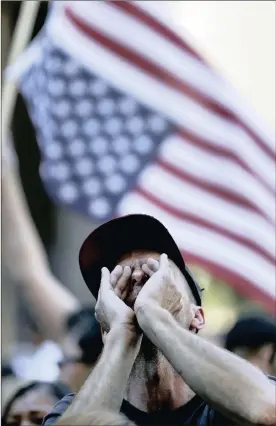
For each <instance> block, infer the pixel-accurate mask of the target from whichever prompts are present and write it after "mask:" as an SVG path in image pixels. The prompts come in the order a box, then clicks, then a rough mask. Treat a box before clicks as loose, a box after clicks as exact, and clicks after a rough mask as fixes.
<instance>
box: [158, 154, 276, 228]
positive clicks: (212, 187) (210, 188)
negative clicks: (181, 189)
mask: <svg viewBox="0 0 276 426" xmlns="http://www.w3.org/2000/svg"><path fill="white" fill-rule="evenodd" d="M156 162H157V164H158V165H159V166H160V167H161V168H162V169H164V170H166V171H167V172H169V173H171V174H172V175H174V176H177V177H178V178H180V179H181V180H184V181H186V182H189V183H192V184H193V185H195V186H197V187H199V188H201V189H203V190H205V191H207V192H210V193H211V194H214V195H216V196H218V197H219V198H222V199H224V200H226V201H230V202H231V203H233V204H236V205H238V206H241V207H245V208H246V209H248V210H251V211H254V212H256V213H258V214H260V215H261V216H262V217H263V218H265V219H266V220H267V221H269V222H270V223H271V224H272V225H273V226H274V222H273V220H271V218H270V217H269V216H267V215H265V214H264V212H263V211H262V210H261V209H259V208H257V207H256V206H255V205H254V204H253V203H251V202H250V201H249V200H247V199H246V198H245V197H243V196H242V195H239V194H235V193H234V192H232V191H230V190H229V189H226V188H222V187H220V186H218V185H216V184H212V183H209V182H207V181H206V180H202V179H200V178H197V177H195V176H192V175H191V174H189V173H187V172H184V171H183V170H180V169H178V168H177V167H175V166H173V165H171V164H170V163H168V162H167V161H166V160H165V159H160V158H159V159H157V161H156Z"/></svg>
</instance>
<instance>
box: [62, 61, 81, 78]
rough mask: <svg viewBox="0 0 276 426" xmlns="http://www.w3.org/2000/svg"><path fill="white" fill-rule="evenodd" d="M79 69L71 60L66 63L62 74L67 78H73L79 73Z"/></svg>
mask: <svg viewBox="0 0 276 426" xmlns="http://www.w3.org/2000/svg"><path fill="white" fill-rule="evenodd" d="M79 70H80V67H79V66H78V63H77V62H76V61H74V60H73V59H70V60H69V61H67V63H66V64H65V65H64V73H65V74H67V76H68V77H75V76H76V75H77V74H78V73H79Z"/></svg>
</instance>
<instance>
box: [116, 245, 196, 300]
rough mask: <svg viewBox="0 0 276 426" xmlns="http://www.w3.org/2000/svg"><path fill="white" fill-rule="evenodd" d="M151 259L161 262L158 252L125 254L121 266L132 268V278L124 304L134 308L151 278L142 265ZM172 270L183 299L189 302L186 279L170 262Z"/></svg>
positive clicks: (141, 251) (142, 251)
mask: <svg viewBox="0 0 276 426" xmlns="http://www.w3.org/2000/svg"><path fill="white" fill-rule="evenodd" d="M149 258H152V259H155V260H157V261H159V259H160V254H159V253H157V252H152V251H146V250H139V251H133V252H131V253H127V254H125V255H124V256H123V257H122V258H121V259H120V261H119V265H121V266H122V267H124V266H130V268H131V271H132V273H131V277H130V279H129V283H128V293H127V296H126V298H125V300H124V302H125V303H126V304H127V305H128V306H130V307H131V308H133V306H134V303H135V300H136V298H137V296H138V294H139V292H140V291H141V289H142V287H143V286H144V285H145V283H146V282H147V280H148V279H149V277H148V276H147V275H146V274H145V272H144V271H143V270H142V265H143V264H145V263H147V260H148V259H149ZM169 263H170V267H171V270H172V272H173V277H174V284H175V286H176V288H177V290H178V291H180V292H181V293H182V294H183V297H184V298H186V299H187V300H188V299H189V295H188V291H187V285H186V282H185V278H184V277H183V275H182V273H181V271H180V270H179V269H178V267H177V266H176V265H175V264H174V262H172V261H171V260H169Z"/></svg>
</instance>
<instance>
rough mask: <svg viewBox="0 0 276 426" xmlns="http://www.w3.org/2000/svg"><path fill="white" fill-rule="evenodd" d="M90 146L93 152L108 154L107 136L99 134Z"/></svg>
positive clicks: (98, 154)
mask: <svg viewBox="0 0 276 426" xmlns="http://www.w3.org/2000/svg"><path fill="white" fill-rule="evenodd" d="M89 148H90V151H91V152H92V153H93V154H95V155H97V156H100V155H103V154H106V152H107V151H108V142H107V140H106V139H105V138H103V137H102V136H99V137H97V138H95V139H93V141H92V142H91V143H90V145H89Z"/></svg>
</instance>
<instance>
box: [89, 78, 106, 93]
mask: <svg viewBox="0 0 276 426" xmlns="http://www.w3.org/2000/svg"><path fill="white" fill-rule="evenodd" d="M90 89H91V93H92V95H94V96H97V97H101V96H103V95H105V94H106V93H107V91H108V87H107V85H106V84H105V83H104V81H102V80H95V81H93V82H92V84H91V86H90Z"/></svg>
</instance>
